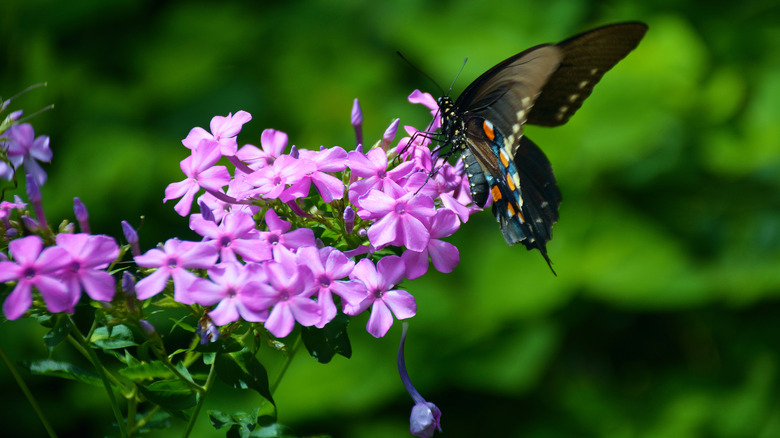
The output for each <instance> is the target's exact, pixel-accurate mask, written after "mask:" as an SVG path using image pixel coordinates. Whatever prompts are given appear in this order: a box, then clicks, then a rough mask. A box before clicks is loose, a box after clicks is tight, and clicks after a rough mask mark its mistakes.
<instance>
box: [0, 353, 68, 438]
mask: <svg viewBox="0 0 780 438" xmlns="http://www.w3.org/2000/svg"><path fill="white" fill-rule="evenodd" d="M0 358H2V359H3V362H5V365H6V366H7V367H8V370H9V371H11V375H12V376H13V377H14V380H16V384H17V385H19V388H20V389H21V390H22V392H23V393H24V396H25V397H26V398H27V401H28V402H30V404H31V405H32V408H33V410H34V411H35V413H36V414H37V415H38V419H40V420H41V423H43V428H44V429H46V433H48V434H49V436H50V437H52V438H57V432H55V431H54V428H53V427H52V426H51V424H50V423H49V420H47V419H46V416H45V415H44V414H43V410H42V409H41V407H40V406H38V402H37V401H36V400H35V396H33V394H32V392H31V391H30V388H28V387H27V384H26V383H25V382H24V379H22V375H21V374H19V371H18V370H17V369H16V367H15V366H14V364H13V363H12V362H11V361H10V360H9V359H8V356H6V355H5V351H3V349H2V347H0Z"/></svg>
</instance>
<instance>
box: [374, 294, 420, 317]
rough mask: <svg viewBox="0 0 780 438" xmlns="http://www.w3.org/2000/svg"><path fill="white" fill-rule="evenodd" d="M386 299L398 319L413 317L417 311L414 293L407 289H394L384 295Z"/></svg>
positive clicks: (383, 297) (383, 299)
mask: <svg viewBox="0 0 780 438" xmlns="http://www.w3.org/2000/svg"><path fill="white" fill-rule="evenodd" d="M382 301H384V302H385V303H386V304H387V306H388V307H389V308H390V310H392V311H393V314H394V315H395V317H396V318H398V319H406V318H411V317H413V316H414V315H415V314H416V313H417V302H416V301H415V300H414V297H413V296H412V294H410V293H409V292H407V291H405V290H401V289H394V290H389V291H387V292H385V294H384V295H382Z"/></svg>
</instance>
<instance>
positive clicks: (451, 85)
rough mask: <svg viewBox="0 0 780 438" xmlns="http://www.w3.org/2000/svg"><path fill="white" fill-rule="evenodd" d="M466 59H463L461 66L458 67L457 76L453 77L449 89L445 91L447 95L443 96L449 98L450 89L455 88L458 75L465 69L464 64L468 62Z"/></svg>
mask: <svg viewBox="0 0 780 438" xmlns="http://www.w3.org/2000/svg"><path fill="white" fill-rule="evenodd" d="M468 60H469V59H468V58H463V64H462V65H461V66H460V70H458V74H456V75H455V79H453V80H452V83H451V84H450V89H449V90H447V94H445V96H449V95H450V93H451V92H452V87H454V86H455V81H457V80H458V77H459V76H460V73H461V72H462V71H463V69H464V68H465V67H466V62H468Z"/></svg>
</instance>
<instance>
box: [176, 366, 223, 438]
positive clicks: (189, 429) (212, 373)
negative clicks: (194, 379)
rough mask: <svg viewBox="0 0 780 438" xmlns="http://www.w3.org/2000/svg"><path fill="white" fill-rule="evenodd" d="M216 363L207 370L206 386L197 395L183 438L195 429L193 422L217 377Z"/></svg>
mask: <svg viewBox="0 0 780 438" xmlns="http://www.w3.org/2000/svg"><path fill="white" fill-rule="evenodd" d="M216 363H217V361H216V360H215V361H214V362H212V363H211V367H210V368H209V376H208V378H207V379H206V384H205V385H204V386H203V392H201V393H200V394H199V395H200V398H199V400H198V404H197V405H195V410H194V411H193V412H192V416H190V421H189V422H188V423H187V429H186V430H185V431H184V437H183V438H187V437H188V436H190V433H192V429H193V428H194V427H195V421H196V420H197V419H198V415H199V414H200V409H201V408H202V407H203V404H204V403H205V402H206V394H207V393H208V392H209V389H211V385H212V384H213V383H214V378H215V377H216V376H217V373H216V371H215V370H216Z"/></svg>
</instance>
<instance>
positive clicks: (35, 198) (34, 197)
mask: <svg viewBox="0 0 780 438" xmlns="http://www.w3.org/2000/svg"><path fill="white" fill-rule="evenodd" d="M26 176H27V199H29V200H30V203H32V205H33V210H35V217H36V218H37V219H38V224H39V226H40V227H41V229H43V230H46V229H48V228H49V226H48V225H47V224H46V215H45V214H44V213H43V204H42V203H41V198H42V197H41V189H40V187H39V186H38V183H37V182H35V178H34V177H33V176H32V175H30V174H27V175H26Z"/></svg>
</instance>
